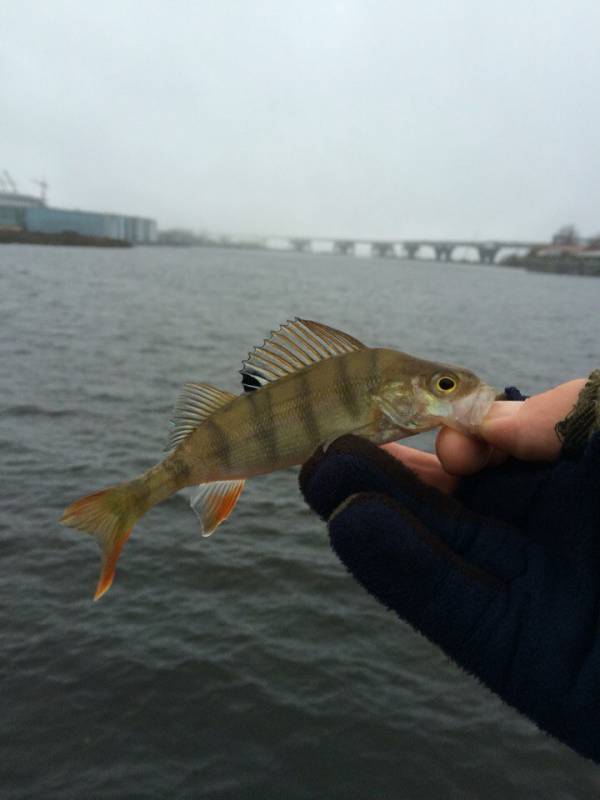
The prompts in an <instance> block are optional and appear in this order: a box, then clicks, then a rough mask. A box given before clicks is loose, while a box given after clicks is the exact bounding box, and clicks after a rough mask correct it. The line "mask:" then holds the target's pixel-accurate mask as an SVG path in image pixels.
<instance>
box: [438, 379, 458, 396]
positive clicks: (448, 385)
mask: <svg viewBox="0 0 600 800" xmlns="http://www.w3.org/2000/svg"><path fill="white" fill-rule="evenodd" d="M435 386H436V389H438V390H439V391H440V392H443V393H444V394H448V393H449V392H452V391H454V389H456V380H455V379H454V378H452V377H451V376H450V375H440V377H439V378H438V379H437V380H436V382H435Z"/></svg>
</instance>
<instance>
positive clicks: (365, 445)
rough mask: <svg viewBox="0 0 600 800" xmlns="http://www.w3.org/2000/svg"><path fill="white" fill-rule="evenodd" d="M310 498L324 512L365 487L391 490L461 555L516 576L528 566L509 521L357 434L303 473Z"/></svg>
mask: <svg viewBox="0 0 600 800" xmlns="http://www.w3.org/2000/svg"><path fill="white" fill-rule="evenodd" d="M300 487H301V490H302V492H303V494H304V497H305V499H306V501H307V503H308V504H309V505H310V506H311V507H312V508H313V509H314V510H315V511H316V512H317V513H318V514H319V515H320V516H321V517H322V518H323V519H329V518H330V516H331V515H332V514H333V513H334V511H335V510H336V509H337V508H338V507H339V506H340V505H341V504H342V503H343V502H344V501H345V500H346V499H347V498H348V497H350V496H353V495H355V494H358V493H364V492H377V493H380V494H385V495H387V496H388V497H389V498H390V499H392V500H394V501H395V502H396V503H398V504H400V505H402V506H404V507H405V508H406V509H407V511H409V512H410V513H411V514H413V515H414V516H415V517H417V518H418V519H419V521H420V523H421V524H422V525H423V526H425V527H426V528H428V529H430V530H435V531H436V533H437V534H438V536H439V537H440V538H443V539H444V541H445V542H446V545H447V546H448V547H449V548H451V549H452V550H454V551H455V552H456V553H457V554H458V555H461V556H462V557H464V558H467V559H469V560H470V561H472V562H473V563H474V564H477V565H478V566H480V567H481V568H482V569H491V570H493V571H495V572H496V573H497V574H499V575H503V576H512V575H515V574H518V573H519V572H520V571H522V570H523V568H524V567H523V564H524V554H523V546H524V544H523V540H522V539H521V537H518V536H517V534H515V532H514V531H513V529H512V528H510V527H509V526H508V525H507V524H505V523H503V522H501V521H498V520H494V519H488V518H487V517H486V516H483V515H480V514H474V513H471V512H470V511H469V510H468V509H467V508H465V507H464V506H463V505H462V504H461V503H459V502H457V501H456V500H454V498H452V497H450V496H448V495H445V494H443V493H442V492H440V491H438V490H437V489H435V488H433V487H431V486H427V485H425V484H424V483H423V482H422V481H420V480H419V478H417V476H416V475H415V474H414V473H413V472H411V470H409V469H408V468H407V467H405V466H404V464H402V462H400V461H398V460H396V459H394V458H392V457H391V456H390V455H389V454H388V453H387V452H385V451H384V450H383V449H382V448H379V447H376V446H375V445H373V444H371V443H370V442H367V441H366V440H365V439H361V438H359V437H356V436H344V437H341V438H340V439H337V440H336V441H335V442H333V443H332V444H331V445H330V446H329V448H328V449H327V453H326V454H325V455H324V456H323V455H319V454H318V453H317V454H315V456H313V458H312V459H311V460H310V461H309V462H307V463H306V464H305V465H304V467H303V468H302V470H301V473H300Z"/></svg>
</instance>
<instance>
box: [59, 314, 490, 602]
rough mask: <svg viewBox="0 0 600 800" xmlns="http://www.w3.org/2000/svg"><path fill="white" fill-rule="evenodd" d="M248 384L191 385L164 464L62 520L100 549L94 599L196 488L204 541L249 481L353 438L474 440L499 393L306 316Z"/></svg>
mask: <svg viewBox="0 0 600 800" xmlns="http://www.w3.org/2000/svg"><path fill="white" fill-rule="evenodd" d="M241 374H242V385H243V388H244V393H243V394H240V395H234V394H231V393H230V392H225V391H223V390H221V389H217V388H215V387H214V386H210V385H209V384H206V383H188V384H186V385H185V386H184V387H183V391H182V393H181V396H180V397H179V400H178V402H177V404H176V406H175V412H174V419H173V429H172V432H171V435H170V440H169V446H170V453H169V454H168V455H167V457H166V458H165V459H164V460H163V461H162V462H161V463H159V464H157V465H156V466H154V467H152V468H151V469H149V470H148V471H147V472H144V474H143V475H140V476H139V477H137V478H134V479H133V480H130V481H126V482H124V483H119V484H117V485H115V486H111V487H109V488H107V489H104V490H103V491H100V492H95V493H94V494H90V495H88V496H87V497H83V498H81V499H80V500H76V501H75V502H74V503H72V504H71V505H70V506H69V507H68V508H67V509H66V510H65V512H64V514H63V516H62V519H61V522H63V523H64V524H65V525H68V526H70V527H73V528H78V529H79V530H82V531H86V532H88V533H90V534H92V535H93V536H95V538H96V540H97V542H98V544H99V545H100V551H101V571H100V578H99V581H98V585H97V588H96V594H95V599H98V598H100V597H101V596H102V595H103V594H104V593H105V592H106V591H107V590H108V589H109V588H110V586H111V584H112V581H113V577H114V573H115V567H116V563H117V559H118V557H119V554H120V552H121V549H122V547H123V545H124V543H125V542H126V540H127V538H128V537H129V535H130V533H131V530H132V528H133V526H134V524H135V523H136V522H137V521H138V520H139V519H140V517H142V516H143V514H145V513H146V512H147V511H148V510H149V509H150V508H152V506H154V505H156V504H157V503H160V502H161V501H162V500H165V499H166V498H168V497H170V496H171V495H173V494H175V492H178V491H179V490H181V489H183V488H185V487H190V486H193V487H196V489H195V491H194V493H193V495H192V500H191V505H192V508H193V509H194V511H195V512H196V513H197V514H198V516H199V517H200V520H201V525H202V532H203V534H204V535H205V536H208V535H209V534H210V533H212V532H213V531H214V530H215V528H216V527H217V526H218V525H220V524H221V523H222V522H223V521H224V520H225V519H227V517H228V516H229V515H230V513H231V512H232V510H233V508H234V507H235V504H236V503H237V501H238V499H239V497H240V494H241V493H242V489H243V488H244V481H245V480H246V479H247V478H251V477H252V476H254V475H261V474H264V473H268V472H273V471H275V470H278V469H283V468H285V467H289V466H292V465H296V464H302V463H303V462H304V461H306V460H307V459H308V458H309V457H310V455H311V454H312V453H313V452H314V451H315V450H316V448H317V447H319V446H320V445H322V446H325V447H326V446H327V445H328V444H330V443H331V442H332V441H334V440H335V439H336V438H338V437H339V436H342V435H343V434H347V433H353V434H356V435H358V436H364V437H365V438H366V439H369V440H370V441H371V442H374V443H376V444H384V443H385V442H390V441H395V440H397V439H402V438H404V437H406V436H411V435H413V434H416V433H420V432H422V431H426V430H430V429H432V428H435V427H437V426H439V425H448V426H449V427H452V428H455V429H457V430H460V431H463V432H475V431H476V430H477V428H478V425H479V424H480V422H481V421H482V419H483V417H484V416H485V414H486V413H487V411H488V409H489V407H490V405H491V403H492V401H493V400H494V397H495V395H496V390H494V389H493V388H491V387H490V386H488V385H486V384H485V383H483V382H482V381H481V380H480V379H479V378H478V377H477V376H476V375H474V374H473V373H472V372H470V371H469V370H467V369H463V368H461V367H454V366H450V365H447V364H440V363H436V362H433V361H425V360H423V359H420V358H415V357H413V356H411V355H408V354H406V353H402V352H400V351H398V350H392V349H388V348H371V347H366V346H365V345H364V344H362V343H361V342H359V341H358V340H357V339H355V338H353V337H352V336H349V335H348V334H346V333H342V332H341V331H338V330H335V329H333V328H330V327H328V326H327V325H323V324H321V323H318V322H313V321H311V320H306V319H299V318H296V319H294V320H293V321H289V322H287V323H286V324H284V325H282V326H281V327H280V328H279V329H278V330H277V331H274V332H273V333H272V334H271V337H270V338H269V339H266V340H265V341H264V342H263V344H262V345H260V346H258V347H256V348H255V349H254V350H253V351H252V352H251V353H250V354H249V356H248V358H247V359H246V361H245V362H244V363H243V368H242V370H241Z"/></svg>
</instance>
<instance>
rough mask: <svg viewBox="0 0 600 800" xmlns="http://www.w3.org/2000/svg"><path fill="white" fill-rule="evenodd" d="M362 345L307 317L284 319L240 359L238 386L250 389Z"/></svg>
mask: <svg viewBox="0 0 600 800" xmlns="http://www.w3.org/2000/svg"><path fill="white" fill-rule="evenodd" d="M364 348H365V345H364V344H362V342H359V341H358V339H355V338H354V337H353V336H349V335H348V334H347V333H343V332H342V331H338V330H336V329H335V328H330V327H329V326H328V325H323V324H322V323H320V322H313V320H310V319H300V318H299V317H296V318H295V319H294V320H288V321H287V322H286V323H285V324H284V325H282V326H281V327H280V328H279V330H276V331H272V332H271V336H270V337H269V338H268V339H265V341H264V342H263V343H262V345H259V346H258V347H255V348H254V350H252V352H250V353H249V354H248V358H247V359H246V360H245V361H244V362H243V365H242V369H241V370H240V372H241V375H242V386H243V387H244V391H246V392H253V391H254V390H255V389H260V388H261V387H262V386H264V385H265V384H267V383H270V382H271V381H276V380H278V379H279V378H283V377H285V376H286V375H291V374H292V373H293V372H298V370H301V369H304V368H305V367H310V366H311V364H316V363H317V362H318V361H323V359H325V358H331V357H332V356H341V355H343V354H344V353H351V352H352V351H353V350H363V349H364Z"/></svg>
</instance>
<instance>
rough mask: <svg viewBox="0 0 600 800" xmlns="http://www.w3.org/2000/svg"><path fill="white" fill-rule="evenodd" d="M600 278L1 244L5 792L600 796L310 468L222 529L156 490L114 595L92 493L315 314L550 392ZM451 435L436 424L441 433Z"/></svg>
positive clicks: (149, 460) (594, 314)
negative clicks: (212, 530) (192, 390)
mask: <svg viewBox="0 0 600 800" xmlns="http://www.w3.org/2000/svg"><path fill="white" fill-rule="evenodd" d="M599 308H600V281H598V280H597V279H594V278H582V277H572V276H558V275H543V274H533V273H527V272H523V271H520V270H516V269H509V268H501V267H491V266H480V265H476V264H433V263H424V262H420V263H419V262H407V261H396V260H378V261H375V260H369V259H361V258H351V257H342V256H339V257H337V256H335V257H334V256H317V255H298V254H291V253H273V252H271V253H264V252H257V251H233V250H232V251H227V250H212V249H189V250H185V249H167V248H165V249H161V248H137V249H133V250H123V251H121V250H95V249H77V248H73V249H67V248H44V247H25V246H4V247H2V249H0V364H1V375H2V381H1V387H2V392H1V396H0V474H1V476H2V488H1V491H0V537H1V540H2V573H1V577H0V598H1V607H0V614H1V624H2V645H1V652H2V659H1V662H0V675H1V678H2V714H1V716H0V753H1V759H0V797H1V798H2V799H3V800H17V799H18V800H21V799H22V798H32V797H35V798H44V799H45V800H46V798H94V799H96V798H102V799H104V798H110V799H111V800H119V799H120V798H232V799H233V798H235V799H236V800H238V799H239V800H255V799H256V798H260V800H271V798H285V800H305V799H306V800H308V798H324V799H325V800H328V799H329V798H352V800H363V798H364V799H365V800H371V799H375V798H377V799H378V798H403V800H406V799H407V798H408V799H409V800H410V799H412V798H419V800H428V799H429V798H471V797H472V798H480V797H485V798H487V800H494V798H498V800H506V798H508V797H510V798H531V797H544V798H545V800H550V799H551V798H557V800H558V798H560V800H565V799H566V798H589V797H592V796H597V795H598V793H599V792H600V770H599V769H598V768H597V767H595V766H594V765H592V764H591V763H590V762H587V761H585V760H583V759H581V758H579V757H578V756H576V755H574V754H573V753H572V752H570V751H569V750H568V749H567V748H566V747H563V746H561V745H559V744H558V743H556V742H554V741H553V740H551V739H550V738H549V737H547V736H545V735H543V734H541V733H540V732H539V731H538V730H537V729H536V728H535V727H534V726H533V725H532V724H530V723H529V722H527V721H526V720H525V719H523V718H522V717H520V716H519V715H518V714H517V713H516V712H514V711H512V710H511V709H509V708H507V707H506V706H504V705H503V704H502V703H501V702H500V701H499V700H497V699H496V698H495V697H494V696H492V695H491V694H490V693H489V692H488V691H487V690H485V689H483V688H482V687H481V686H480V685H479V684H478V683H477V682H476V681H475V680H474V679H473V678H471V677H469V676H467V675H465V674H463V673H462V672H461V671H460V670H459V669H458V668H457V667H455V666H454V665H453V664H452V663H450V662H449V661H448V660H447V659H446V658H445V657H444V656H443V655H442V654H441V653H440V652H439V651H438V650H436V649H435V648H434V647H433V646H431V645H430V644H429V643H428V642H427V641H425V640H424V639H422V638H421V637H420V636H418V635H417V634H415V633H414V632H413V631H412V630H411V629H410V628H409V627H408V626H406V625H405V624H404V623H401V622H399V621H398V619H397V618H396V617H395V616H394V615H392V614H390V613H388V612H386V611H385V610H384V609H383V607H381V606H379V605H378V604H377V603H376V602H375V601H374V600H373V599H372V598H371V597H369V596H368V595H367V594H366V593H365V592H364V591H363V589H362V588H361V587H360V586H358V585H357V584H356V583H355V582H354V581H353V580H352V578H351V577H350V576H349V575H348V574H347V573H346V572H345V570H344V568H343V567H342V566H341V564H340V563H339V562H338V561H337V559H336V557H335V556H334V555H333V553H332V552H331V550H330V549H329V546H328V541H327V536H326V533H325V530H324V526H323V525H322V523H321V522H320V521H319V520H317V519H316V518H315V517H314V516H312V515H311V513H310V512H309V511H308V509H307V508H306V507H305V506H304V504H303V502H302V500H301V498H300V495H299V492H298V488H297V471H296V470H287V471H283V472H279V473H275V474H272V475H268V476H264V477H262V478H257V479H255V480H253V481H251V482H249V484H248V486H247V488H246V491H245V492H244V495H243V496H242V499H241V501H240V503H239V504H238V507H237V508H236V510H235V512H234V514H233V515H232V517H231V518H230V520H229V521H228V522H227V523H226V524H225V525H224V526H223V527H222V528H221V529H220V530H219V531H218V533H217V534H216V535H215V536H214V537H212V538H210V539H208V540H205V539H202V538H201V537H200V536H199V534H198V530H197V525H196V520H195V517H194V516H193V514H192V512H191V510H190V509H189V507H188V506H187V503H186V502H185V501H184V499H183V498H180V497H175V498H173V499H172V500H170V501H168V502H166V503H164V504H162V505H161V506H159V507H157V508H155V509H153V510H152V512H151V513H149V514H148V515H147V517H145V518H144V519H143V520H142V521H141V522H140V523H139V525H138V526H137V527H136V529H135V531H134V534H133V535H132V537H131V539H130V540H129V542H128V544H127V545H126V547H125V550H124V553H123V556H122V557H121V560H120V563H119V568H118V572H117V580H116V583H115V585H114V587H113V588H112V590H111V591H110V592H109V593H108V594H107V595H106V596H105V597H104V598H103V599H102V601H100V602H99V603H92V602H91V595H92V593H93V589H94V587H95V582H96V578H97V569H98V555H97V552H96V545H95V543H94V542H93V540H92V539H91V538H90V537H87V536H86V535H84V534H80V533H78V532H76V531H71V530H69V529H65V528H62V527H61V526H60V525H59V524H58V522H57V520H58V518H59V516H60V514H61V511H62V509H63V508H64V506H65V505H66V504H67V503H68V502H70V501H71V500H73V499H74V498H76V497H78V496H80V495H82V494H85V493H88V492H89V491H92V490H94V489H98V488H101V487H103V486H105V485H107V484H111V483H114V482H116V481H118V480H122V479H125V478H129V477H133V475H135V474H138V473H139V472H141V471H142V470H144V469H145V468H147V467H148V466H150V465H151V464H153V463H155V461H157V460H158V459H160V458H161V457H162V455H163V447H164V444H165V441H166V435H167V430H168V419H169V416H170V409H171V407H172V405H173V403H174V401H175V398H176V395H177V392H178V388H179V386H180V385H181V384H182V383H184V382H185V381H187V380H198V381H209V382H212V383H214V384H216V385H218V386H221V387H223V388H225V389H229V390H234V391H238V389H239V375H238V374H237V370H238V369H239V368H240V361H241V359H242V357H243V356H245V355H246V353H247V351H248V350H249V349H250V348H251V347H252V346H253V345H255V344H258V343H259V342H260V341H262V339H263V338H264V336H265V335H267V333H268V331H269V330H270V329H272V328H275V327H277V326H278V325H279V323H280V322H282V321H284V320H286V319H288V318H290V317H293V316H295V315H299V316H306V317H309V318H312V319H317V320H321V321H323V322H326V323H328V324H330V325H333V326H336V327H339V328H341V329H343V330H346V331H348V332H349V333H351V334H352V335H353V336H356V337H357V338H359V339H362V340H363V341H365V342H366V343H367V344H371V345H377V344H378V345H393V346H396V347H398V348H400V349H403V350H407V351H408V352H412V353H414V354H416V355H421V356H424V357H429V358H434V359H439V360H445V361H453V362H457V363H462V364H464V365H465V366H468V367H470V368H471V369H473V370H475V371H476V372H478V373H479V374H480V375H481V376H482V377H484V378H485V379H486V380H488V381H489V382H490V383H493V384H495V385H506V384H515V385H517V386H518V387H519V388H521V390H522V391H523V392H525V393H532V392H536V391H539V390H542V389H544V388H547V387H549V386H552V385H554V384H557V383H559V382H561V381H564V380H566V379H569V378H573V377H578V376H585V375H587V374H588V373H589V372H590V371H591V370H592V369H593V368H594V367H597V366H599V364H600V357H599V356H600V354H599V347H598V342H599V341H600V313H599ZM430 442H431V440H430V439H427V438H424V439H421V440H420V446H424V447H427V446H429V445H430Z"/></svg>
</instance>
